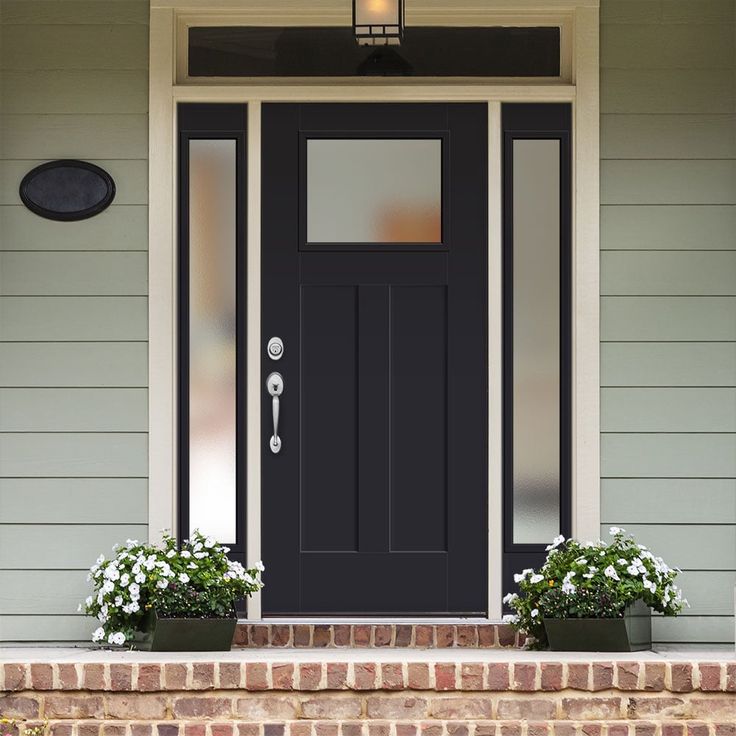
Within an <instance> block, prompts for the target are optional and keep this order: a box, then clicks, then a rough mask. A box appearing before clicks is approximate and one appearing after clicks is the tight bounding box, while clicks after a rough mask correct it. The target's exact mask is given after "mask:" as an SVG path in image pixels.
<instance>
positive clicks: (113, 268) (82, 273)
mask: <svg viewBox="0 0 736 736" xmlns="http://www.w3.org/2000/svg"><path fill="white" fill-rule="evenodd" d="M147 293H148V255H147V254H146V253H145V252H106V253H101V252H94V253H77V252H75V253H71V252H63V253H62V252H58V251H57V252H53V253H51V252H46V251H44V252H40V251H36V252H32V251H26V252H16V251H4V252H0V295H2V296H72V295H73V296H106V295H110V296H145V295H146V294H147Z"/></svg>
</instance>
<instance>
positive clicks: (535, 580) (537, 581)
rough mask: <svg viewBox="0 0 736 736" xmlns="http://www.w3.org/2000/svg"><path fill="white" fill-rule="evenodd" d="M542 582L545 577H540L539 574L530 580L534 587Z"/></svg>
mask: <svg viewBox="0 0 736 736" xmlns="http://www.w3.org/2000/svg"><path fill="white" fill-rule="evenodd" d="M542 580H544V575H540V574H539V573H535V574H534V575H532V576H531V577H530V578H529V581H530V582H531V583H532V585H536V584H537V583H541V582H542Z"/></svg>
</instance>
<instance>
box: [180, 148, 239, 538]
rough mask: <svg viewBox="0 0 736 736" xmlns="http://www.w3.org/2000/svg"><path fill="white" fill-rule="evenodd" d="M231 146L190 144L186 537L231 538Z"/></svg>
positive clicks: (233, 153)
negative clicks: (194, 532) (193, 534)
mask: <svg viewBox="0 0 736 736" xmlns="http://www.w3.org/2000/svg"><path fill="white" fill-rule="evenodd" d="M235 243H236V142H235V140H190V141H189V259H190V260H189V356H190V357H189V504H190V507H189V527H190V528H189V533H190V534H191V532H192V530H194V529H199V530H200V531H201V532H202V533H203V534H208V535H211V536H213V537H215V538H216V539H217V540H218V541H220V542H224V543H229V544H231V543H234V542H235V539H236V526H235V522H236V514H235V494H236V491H235V478H236V476H235V421H236V411H235V407H236V402H235V394H236V370H235V358H236V342H235V340H236V332H235V322H236V309H235V302H236V299H235V294H236V290H235V272H236V271H235Z"/></svg>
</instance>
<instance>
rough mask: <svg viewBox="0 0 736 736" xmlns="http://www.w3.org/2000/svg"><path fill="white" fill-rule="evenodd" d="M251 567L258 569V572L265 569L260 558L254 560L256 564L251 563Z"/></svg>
mask: <svg viewBox="0 0 736 736" xmlns="http://www.w3.org/2000/svg"><path fill="white" fill-rule="evenodd" d="M253 567H255V569H256V570H258V572H263V571H264V570H265V569H266V568H265V566H264V565H263V563H262V562H261V561H260V560H258V562H256V564H255V565H253Z"/></svg>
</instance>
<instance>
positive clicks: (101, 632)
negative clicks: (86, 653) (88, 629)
mask: <svg viewBox="0 0 736 736" xmlns="http://www.w3.org/2000/svg"><path fill="white" fill-rule="evenodd" d="M104 638H105V629H103V628H102V626H100V627H98V628H96V629H95V630H94V631H93V632H92V641H102V640H103V639H104Z"/></svg>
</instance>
